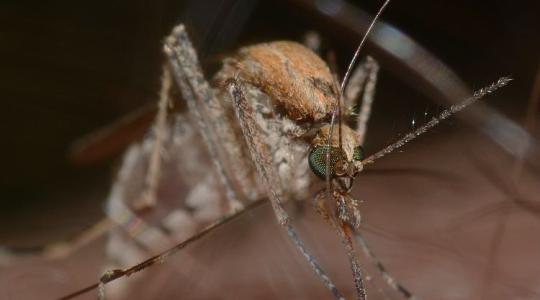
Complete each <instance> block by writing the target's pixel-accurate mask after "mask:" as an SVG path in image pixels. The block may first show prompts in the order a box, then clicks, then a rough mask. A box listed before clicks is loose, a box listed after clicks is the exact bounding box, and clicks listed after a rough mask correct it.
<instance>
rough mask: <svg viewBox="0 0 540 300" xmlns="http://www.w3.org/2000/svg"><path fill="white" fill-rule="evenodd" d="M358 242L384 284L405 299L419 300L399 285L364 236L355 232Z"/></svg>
mask: <svg viewBox="0 0 540 300" xmlns="http://www.w3.org/2000/svg"><path fill="white" fill-rule="evenodd" d="M355 237H356V242H357V243H358V244H359V245H360V247H361V248H362V251H364V254H365V255H366V257H367V258H368V259H369V260H370V261H371V263H372V264H373V265H374V266H375V267H376V268H377V270H378V271H379V273H380V274H381V276H382V278H383V279H384V282H385V283H386V284H387V285H388V286H389V287H390V288H392V289H393V290H395V291H397V292H398V293H399V294H400V295H401V296H403V298H405V299H409V300H414V299H418V298H417V297H416V296H414V295H413V294H412V293H411V292H410V291H409V290H407V289H406V288H405V287H403V286H402V285H401V284H399V283H398V282H397V281H396V280H395V279H394V277H392V276H391V275H390V273H388V271H387V270H386V268H385V267H384V265H383V264H382V263H381V261H380V260H379V259H378V258H377V256H375V254H374V253H373V251H371V248H370V247H369V245H368V243H367V241H366V239H365V238H364V236H363V235H362V234H361V233H360V231H356V232H355Z"/></svg>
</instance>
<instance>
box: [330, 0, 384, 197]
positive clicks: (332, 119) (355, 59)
mask: <svg viewBox="0 0 540 300" xmlns="http://www.w3.org/2000/svg"><path fill="white" fill-rule="evenodd" d="M389 3H390V0H386V1H384V3H383V5H382V6H381V8H379V11H377V14H376V15H375V17H374V18H373V20H372V21H371V23H370V24H369V27H368V29H367V30H366V33H365V34H364V36H363V37H362V40H361V41H360V44H358V47H357V48H356V51H355V52H354V55H353V58H352V59H351V62H350V63H349V66H348V67H347V71H346V72H345V76H344V77H343V81H342V82H341V87H340V89H339V93H338V105H337V107H336V108H334V110H333V111H332V117H331V119H330V130H329V132H328V146H329V147H328V148H327V152H326V187H327V190H328V193H331V192H330V188H331V185H330V145H332V134H333V131H334V124H335V121H336V113H337V114H339V119H340V123H341V98H342V97H343V93H344V91H345V87H346V86H347V81H348V80H349V77H350V76H351V70H352V68H353V67H354V65H355V64H356V61H357V60H358V57H359V55H360V50H361V49H362V48H363V47H364V44H365V43H366V40H367V38H368V36H369V33H370V32H371V30H372V29H373V27H374V26H375V23H376V22H377V20H378V19H379V17H380V16H381V14H382V12H383V11H384V9H385V8H386V6H388V4H389ZM336 82H337V80H336ZM340 147H341V137H340ZM329 197H330V194H329Z"/></svg>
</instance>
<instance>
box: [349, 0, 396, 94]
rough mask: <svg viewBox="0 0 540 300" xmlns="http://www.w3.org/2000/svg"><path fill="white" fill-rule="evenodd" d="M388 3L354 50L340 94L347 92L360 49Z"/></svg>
mask: <svg viewBox="0 0 540 300" xmlns="http://www.w3.org/2000/svg"><path fill="white" fill-rule="evenodd" d="M388 3H390V0H386V1H384V4H383V5H382V6H381V8H379V11H378V12H377V14H376V15H375V17H374V18H373V20H372V21H371V24H369V27H368V29H367V30H366V33H365V34H364V36H363V37H362V40H361V41H360V44H358V48H356V51H355V52H354V55H353V58H352V59H351V62H350V63H349V66H348V67H347V72H345V76H344V77H343V81H342V82H341V88H340V94H341V95H343V93H344V92H345V87H346V86H347V81H349V77H351V72H352V68H353V67H354V65H355V64H356V61H357V60H358V57H359V55H360V50H362V48H363V47H364V44H365V43H366V41H367V38H368V36H369V33H370V32H371V30H372V29H373V27H374V26H375V23H376V22H377V20H378V19H379V17H380V16H381V14H382V12H383V11H384V9H385V8H386V6H387V5H388Z"/></svg>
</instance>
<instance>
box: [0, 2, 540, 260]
mask: <svg viewBox="0 0 540 300" xmlns="http://www.w3.org/2000/svg"><path fill="white" fill-rule="evenodd" d="M202 2H205V3H202ZM202 2H199V3H198V4H197V1H193V2H189V1H139V0H137V1H83V2H80V1H76V2H73V1H48V2H47V3H45V2H15V1H12V2H9V1H8V2H6V1H4V2H2V3H1V4H0V24H1V28H2V29H0V45H2V47H1V48H0V65H1V68H0V95H1V99H2V100H1V101H2V102H1V109H0V126H1V127H0V130H1V132H2V135H3V138H2V147H1V148H2V150H1V157H2V162H1V166H2V172H0V228H2V230H0V241H1V242H0V243H1V244H4V245H8V246H13V247H15V248H20V249H28V248H33V247H37V246H40V245H43V244H44V243H46V242H48V241H51V240H58V239H61V238H65V237H66V236H70V235H73V234H74V233H76V232H78V231H79V230H81V229H82V228H85V227H86V226H88V225H89V224H92V222H94V221H95V220H96V219H98V218H99V217H100V216H101V214H102V205H103V201H104V199H105V195H106V193H107V191H108V187H109V183H110V180H111V178H112V177H113V174H114V165H115V162H116V156H112V157H109V158H107V159H104V160H101V161H99V162H94V163H92V164H80V163H79V164H78V163H75V162H73V160H70V159H69V153H70V147H71V145H72V144H73V142H74V141H76V140H77V139H79V138H81V137H82V136H84V135H86V134H89V133H91V132H93V131H95V130H96V129H98V128H101V127H104V126H106V125H108V124H110V123H111V122H113V121H114V120H116V119H117V118H119V117H121V116H123V115H125V114H126V113H129V112H132V111H134V110H136V109H138V108H140V107H142V106H144V105H145V104H148V103H153V102H154V101H155V100H156V94H157V90H158V85H159V75H160V70H161V63H162V54H161V41H162V39H163V37H164V36H165V35H166V34H167V33H168V32H169V31H170V29H171V28H172V26H173V25H174V24H176V23H178V22H179V21H180V20H183V21H184V22H185V23H186V24H187V25H188V28H190V31H191V36H192V37H193V39H194V42H195V44H196V46H197V48H199V49H200V53H201V55H202V56H203V60H204V61H205V62H206V64H205V66H206V67H207V69H208V70H213V69H215V66H216V64H215V63H216V62H217V61H219V58H220V57H221V56H220V55H222V54H224V53H228V52H231V51H233V49H235V48H236V47H238V46H239V45H245V44H249V43H252V42H257V41H266V40H273V39H294V40H300V39H301V38H302V35H303V34H304V33H305V32H306V31H307V30H315V31H318V32H320V33H321V35H322V36H323V39H324V41H325V45H327V48H329V49H332V50H334V51H336V52H337V54H338V57H339V61H340V68H341V69H344V68H345V65H344V64H345V63H346V62H347V61H348V60H349V59H350V57H351V54H352V52H353V49H354V46H355V44H356V43H357V39H356V40H355V39H352V38H347V37H346V36H345V35H342V34H340V33H339V32H336V31H335V30H336V29H335V28H331V27H328V26H326V25H324V23H323V22H320V20H319V19H318V18H317V17H316V16H315V15H314V14H313V13H309V12H307V11H306V10H303V9H302V7H301V6H298V5H296V4H294V3H295V1H292V0H290V1H285V0H282V1H259V3H258V4H256V5H254V6H253V9H251V7H250V5H248V3H249V1H244V3H242V4H241V5H238V4H235V1H202ZM201 3H202V4H201ZM351 3H353V4H355V5H357V6H358V7H361V8H363V9H366V10H367V11H368V12H372V13H373V12H374V11H375V10H376V9H377V8H378V6H379V5H380V1H362V2H361V3H360V2H352V1H351ZM235 5H236V6H235ZM383 20H385V21H387V22H389V23H390V24H392V25H394V26H396V27H397V28H399V29H401V30H403V31H404V32H406V33H407V34H409V35H410V36H411V37H413V38H414V39H415V40H416V41H418V43H420V44H421V45H423V46H424V47H426V48H427V49H428V50H430V51H431V52H432V53H434V54H435V55H436V56H438V57H439V58H440V59H441V60H442V61H444V62H446V63H447V64H448V65H449V66H450V67H451V68H452V69H454V70H455V71H456V73H457V74H458V75H459V76H461V78H462V79H463V81H464V82H466V83H467V84H469V85H470V86H471V87H473V88H478V87H480V86H482V85H484V84H487V83H488V82H490V81H493V80H495V79H496V78H498V77H499V76H501V75H511V76H513V77H514V78H515V81H514V82H513V83H512V85H511V86H510V87H508V88H507V90H505V92H504V93H505V95H507V97H506V99H511V100H510V101H508V100H507V101H501V100H499V101H497V100H494V101H490V102H489V103H490V104H491V105H493V106H494V107H496V108H498V109H499V110H500V111H502V112H503V113H504V114H505V115H508V116H511V117H512V118H515V119H517V120H521V119H523V117H524V116H525V113H526V111H527V103H528V101H529V97H530V93H531V87H532V82H533V78H534V76H535V74H536V72H537V67H538V62H539V55H538V53H540V39H539V32H540V6H539V5H538V1H513V0H512V1H511V0H499V1H465V0H459V1H424V0H418V1H398V0H396V1H394V2H392V3H391V4H390V6H389V8H388V10H387V11H386V12H385V13H384V15H383ZM383 68H384V66H383ZM209 72H210V71H209ZM381 78H382V79H381V81H382V82H383V83H385V82H386V83H387V84H388V85H387V89H389V90H381V91H380V92H379V91H378V93H380V94H381V95H383V96H381V97H383V98H384V95H387V97H386V98H385V99H388V100H385V102H384V103H382V104H378V105H379V109H380V110H384V111H387V112H388V114H387V115H384V116H377V117H375V118H378V120H379V123H381V124H390V123H389V122H390V121H391V122H392V126H386V129H384V130H386V133H388V134H389V135H386V136H384V138H381V139H383V140H384V141H386V140H392V139H393V138H394V137H396V136H397V135H398V134H400V133H403V132H406V131H407V130H408V128H409V127H408V126H410V125H409V123H410V120H411V119H412V118H414V116H415V115H418V114H422V113H423V112H424V109H425V108H426V105H427V104H426V103H429V101H430V100H429V99H427V98H426V97H424V96H422V95H420V94H419V93H418V92H416V91H415V90H414V88H411V87H408V86H407V84H405V83H403V82H402V81H400V80H397V79H396V78H395V77H393V76H391V75H388V73H387V72H385V71H384V70H383V73H382V75H381ZM383 86H384V84H383ZM402 91H406V93H405V94H404V93H403V92H402ZM405 98H407V99H408V100H405ZM450 124H452V123H450ZM384 130H383V132H384ZM392 131H393V132H392ZM59 216H61V217H59Z"/></svg>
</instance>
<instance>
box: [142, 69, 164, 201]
mask: <svg viewBox="0 0 540 300" xmlns="http://www.w3.org/2000/svg"><path fill="white" fill-rule="evenodd" d="M171 87H172V76H171V73H170V71H169V70H168V69H167V68H163V75H162V78H161V91H160V93H159V101H158V112H157V114H156V118H155V120H154V125H153V126H152V133H153V136H154V145H153V149H152V153H151V154H150V160H149V162H148V172H147V174H146V178H145V182H144V186H145V187H144V191H143V193H142V195H141V198H139V199H138V200H136V201H135V202H134V203H133V205H134V207H135V209H137V210H139V209H144V208H148V207H153V206H155V204H156V201H157V200H156V193H157V188H158V184H159V177H160V173H161V162H162V161H161V160H162V158H161V155H162V153H163V141H164V139H165V137H164V136H165V132H166V126H167V108H168V106H169V104H170V98H169V92H170V89H171Z"/></svg>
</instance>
